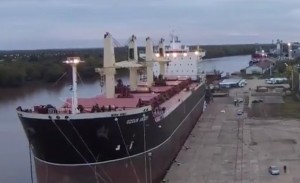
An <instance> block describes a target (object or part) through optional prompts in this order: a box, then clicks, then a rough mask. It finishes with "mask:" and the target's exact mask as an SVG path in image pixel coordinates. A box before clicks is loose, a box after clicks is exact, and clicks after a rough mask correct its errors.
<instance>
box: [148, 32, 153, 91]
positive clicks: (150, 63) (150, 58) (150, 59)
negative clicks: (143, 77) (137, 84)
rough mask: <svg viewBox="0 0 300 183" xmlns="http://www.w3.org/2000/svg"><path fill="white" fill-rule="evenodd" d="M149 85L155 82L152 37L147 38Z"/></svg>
mask: <svg viewBox="0 0 300 183" xmlns="http://www.w3.org/2000/svg"><path fill="white" fill-rule="evenodd" d="M146 64H147V85H148V86H149V87H150V86H152V84H153V44H152V40H151V39H150V37H147V38H146Z"/></svg>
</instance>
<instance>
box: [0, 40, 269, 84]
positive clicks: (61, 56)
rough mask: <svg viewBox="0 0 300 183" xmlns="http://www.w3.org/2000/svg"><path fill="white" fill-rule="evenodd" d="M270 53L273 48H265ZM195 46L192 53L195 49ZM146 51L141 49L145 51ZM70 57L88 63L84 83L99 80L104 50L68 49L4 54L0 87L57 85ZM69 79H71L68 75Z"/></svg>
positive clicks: (119, 54) (211, 54)
mask: <svg viewBox="0 0 300 183" xmlns="http://www.w3.org/2000/svg"><path fill="white" fill-rule="evenodd" d="M261 46H262V47H263V48H264V49H266V50H268V49H269V48H270V47H271V45H261ZM195 48H196V47H195V46H191V49H195ZM201 48H202V49H204V50H206V57H205V58H216V57H223V56H234V55H248V54H252V53H253V52H254V51H255V49H257V45H204V46H201ZM143 49H144V48H139V50H143ZM115 53H116V61H118V60H126V58H127V55H128V49H127V48H126V47H120V48H116V49H115ZM69 56H79V57H81V59H82V60H84V61H85V63H83V64H80V65H79V66H78V73H79V74H80V76H81V77H82V78H83V79H86V80H88V79H92V78H96V77H98V74H97V73H96V72H95V68H97V67H102V63H103V49H100V48H99V49H96V48H95V49H65V50H63V49H62V50H33V51H0V87H20V86H23V85H25V84H26V83H35V82H42V83H54V82H56V81H57V80H58V79H59V78H60V77H61V76H62V75H64V73H71V68H70V67H69V66H67V65H65V64H63V63H62V61H63V60H66V58H67V57H69ZM67 76H69V77H66V78H65V79H70V76H71V74H67Z"/></svg>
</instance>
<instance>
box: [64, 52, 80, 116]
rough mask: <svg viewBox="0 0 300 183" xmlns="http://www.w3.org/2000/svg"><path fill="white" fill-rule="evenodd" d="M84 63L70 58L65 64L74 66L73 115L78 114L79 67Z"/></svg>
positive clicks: (75, 58) (76, 58)
mask: <svg viewBox="0 0 300 183" xmlns="http://www.w3.org/2000/svg"><path fill="white" fill-rule="evenodd" d="M80 62H83V61H81V60H80V58H79V57H68V58H67V60H66V61H64V63H66V64H70V65H71V66H72V80H73V85H72V91H73V96H72V114H76V113H77V107H78V96H77V65H78V64H79V63H80Z"/></svg>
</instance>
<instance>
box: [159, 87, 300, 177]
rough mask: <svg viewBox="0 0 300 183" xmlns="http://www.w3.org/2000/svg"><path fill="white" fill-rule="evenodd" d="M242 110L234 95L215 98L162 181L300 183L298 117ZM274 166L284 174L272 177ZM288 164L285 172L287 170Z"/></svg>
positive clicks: (299, 129) (299, 128)
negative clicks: (266, 116) (275, 116)
mask: <svg viewBox="0 0 300 183" xmlns="http://www.w3.org/2000/svg"><path fill="white" fill-rule="evenodd" d="M234 93H236V92H234ZM242 93H243V92H242V91H240V93H239V94H242ZM234 95H236V94H234ZM242 108H243V105H240V106H239V107H235V106H234V105H233V99H232V98H230V97H225V98H215V99H214V103H212V104H209V105H208V107H207V109H206V111H205V112H204V113H203V115H202V116H201V118H200V120H199V122H198V123H197V124H196V126H195V128H194V129H193V131H192V133H191V134H190V136H189V138H188V139H187V141H186V143H185V145H184V147H183V148H182V150H181V152H180V153H179V154H178V156H177V158H176V160H175V161H174V163H173V165H172V166H171V168H170V170H169V171H168V173H167V175H166V177H165V179H164V181H165V182H168V183H273V182H274V183H280V182H281V183H283V182H284V183H300V146H299V143H300V135H299V134H300V121H299V120H283V119H282V120H280V119H279V120H274V119H273V120H271V119H270V120H266V119H247V118H246V114H244V115H242V116H238V115H237V111H238V110H241V109H242ZM270 165H277V166H279V167H280V169H281V172H280V173H281V174H280V175H278V176H273V175H270V174H269V173H268V167H269V166H270ZM284 165H286V166H287V173H284V172H283V166H284Z"/></svg>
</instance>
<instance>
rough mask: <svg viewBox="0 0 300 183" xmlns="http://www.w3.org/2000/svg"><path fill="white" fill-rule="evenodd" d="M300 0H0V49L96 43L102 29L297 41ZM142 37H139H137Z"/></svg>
mask: <svg viewBox="0 0 300 183" xmlns="http://www.w3.org/2000/svg"><path fill="white" fill-rule="evenodd" d="M299 6H300V1H298V0H289V1H283V0H209V1H199V0H186V1H183V0H151V1H149V0H130V1H121V0H84V1H83V0H43V1H41V0H26V1H24V0H2V1H1V3H0V21H1V23H2V26H1V29H0V49H35V48H51V47H98V46H99V45H102V44H100V42H102V37H103V34H104V33H105V32H107V31H109V32H111V33H112V34H113V35H114V37H116V38H117V39H118V40H123V41H124V42H125V40H126V39H128V37H129V36H130V35H131V34H136V35H137V37H138V38H140V39H141V40H144V38H145V37H147V36H151V37H153V39H155V40H158V39H159V38H160V37H167V36H168V33H169V32H170V30H171V29H175V30H176V32H177V33H178V34H179V36H180V37H181V39H182V41H184V42H186V43H191V44H192V43H203V44H222V43H243V42H245V43H248V42H250V43H251V42H271V40H272V39H277V38H280V39H283V40H285V39H288V40H294V39H295V41H297V40H296V39H298V36H299V35H298V32H299V31H300V26H299V25H298V24H297V21H298V20H297V19H298V17H299V15H300V10H299V9H297V7H299ZM141 42H143V41H141Z"/></svg>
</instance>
